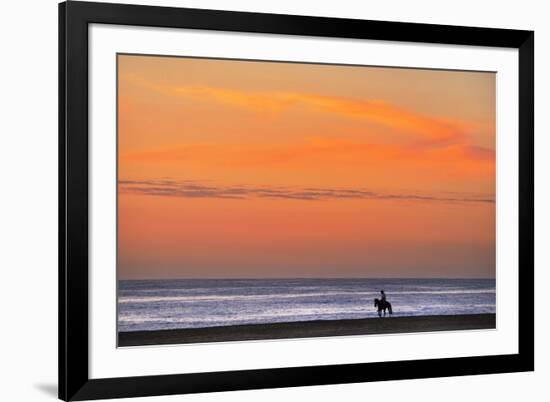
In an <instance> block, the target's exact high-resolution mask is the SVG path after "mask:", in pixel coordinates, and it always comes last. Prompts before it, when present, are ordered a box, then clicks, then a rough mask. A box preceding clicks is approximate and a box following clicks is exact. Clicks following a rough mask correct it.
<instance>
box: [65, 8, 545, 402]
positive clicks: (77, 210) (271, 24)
mask: <svg viewBox="0 0 550 402" xmlns="http://www.w3.org/2000/svg"><path fill="white" fill-rule="evenodd" d="M91 23H100V24H118V25H133V26H149V27H171V28H192V29H202V30H216V31H231V32H235V31H239V32H256V33H271V34H285V35H306V36H320V37H333V38H355V39H377V40H390V41H402V42H424V43H438V44H455V45H471V46H489V47H508V48H515V49H517V50H518V51H519V98H518V110H519V132H518V135H519V150H518V152H519V183H518V188H519V261H518V267H519V299H518V305H519V306H518V307H519V334H518V335H519V338H518V339H519V345H518V353H517V354H508V355H498V356H472V357H460V358H443V359H428V360H413V361H397V362H378V363H360V364H340V365H326V366H314V367H293V368H276V369H260V370H242V371H241V370H240V371H224V372H211V373H192V374H173V375H158V376H141V377H124V378H105V379H90V378H89V375H88V367H89V364H88V363H89V350H88V286H89V283H88V257H89V249H88V218H89V217H88V173H89V172H88V25H89V24H91ZM533 294H534V32H532V31H522V30H510V29H494V28H474V27H461V26H446V25H431V24H416V23H402V22H383V21H364V20H352V19H338V18H322V17H307V16H294V15H275V14H257V13H245V12H232V11H211V10H201V9H183V8H169V7H156V6H142V5H121V4H106V3H88V2H78V1H70V2H66V3H61V4H60V5H59V398H61V399H63V400H89V399H103V398H120V397H137V396H151V395H169V394H183V393H197V392H212V391H226V390H243V389H255V388H275V387H294V386H305V385H320V384H336V383H352V382H365V381H383V380H398V379H412V378H426V377H445V376H461V375H473V374H488V373H505V372H519V371H532V370H534V313H533V308H532V307H533V305H534V296H533Z"/></svg>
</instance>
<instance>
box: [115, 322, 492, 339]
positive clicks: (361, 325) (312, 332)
mask: <svg viewBox="0 0 550 402" xmlns="http://www.w3.org/2000/svg"><path fill="white" fill-rule="evenodd" d="M491 328H496V316H495V314H471V315H439V316H436V315H432V316H416V317H386V318H364V319H354V320H319V321H300V322H285V323H274V324H250V325H231V326H224V327H210V328H190V329H168V330H159V331H135V332H119V334H118V346H140V345H166V344H178V343H203V342H227V341H247V340H259V339H283V338H315V337H320V336H343V335H372V334H395V333H410V332H431V331H457V330H468V329H491Z"/></svg>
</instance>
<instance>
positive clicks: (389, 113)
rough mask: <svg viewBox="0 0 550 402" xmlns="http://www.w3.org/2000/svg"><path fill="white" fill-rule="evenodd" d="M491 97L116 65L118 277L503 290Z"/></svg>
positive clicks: (381, 78) (158, 63) (239, 67)
mask: <svg viewBox="0 0 550 402" xmlns="http://www.w3.org/2000/svg"><path fill="white" fill-rule="evenodd" d="M495 85H496V83H495V75H494V74H493V73H483V72H460V71H438V70H420V69H400V68H380V67H360V66H339V65H319V64H297V63H277V62H257V61H234V60H214V59H197V58H180V57H149V56H134V55H119V56H118V274H119V277H120V278H122V279H139V278H234V277H236V278H258V277H262V278H274V277H494V276H495V205H496V204H495V171H496V158H495V135H496V125H495V118H496V116H495V113H496V112H495V106H496V100H495V96H496V92H495V91H496V88H495Z"/></svg>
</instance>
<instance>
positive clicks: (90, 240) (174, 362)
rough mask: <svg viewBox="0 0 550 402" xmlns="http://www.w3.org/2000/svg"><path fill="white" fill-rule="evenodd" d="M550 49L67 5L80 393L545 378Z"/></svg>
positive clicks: (66, 308)
mask: <svg viewBox="0 0 550 402" xmlns="http://www.w3.org/2000/svg"><path fill="white" fill-rule="evenodd" d="M533 43H534V33H533V32H531V31H518V30H509V29H494V28H474V27H459V26H443V25H427V24H413V23H400V22H385V21H363V20H350V19H336V18H320V17H308V16H291V15H274V14H256V13H243V12H230V11H213V10H199V9H182V8H166V7H152V6H142V5H139V6H138V5H120V4H105V3H88V2H86V3H83V2H77V1H70V2H66V3H62V4H60V5H59V127H60V129H59V131H60V133H59V157H60V161H59V183H60V185H59V189H60V190H59V200H60V201H59V219H60V221H59V233H60V239H59V291H60V295H59V397H60V398H61V399H63V400H87V399H100V398H118V397H133V396H150V395H167V394H179V393H195V392H211V391H224V390H242V389H252V388H274V387H292V386H304V385H318V384H333V383H349V382H364V381H380V380H395V379H410V378H425V377H436V376H437V377H440V376H457V375H471V374H486V373H503V372H514V371H530V370H533V369H534V346H533V342H534V339H533V338H534V333H533V330H534V314H533V310H534V297H533V290H534V261H533V258H534V252H533V225H534V223H533V216H534V215H533V209H534V201H533V195H534V188H533V187H534V184H533V166H534V164H533V151H534V145H533V138H534V128H533V114H534V104H533V103H534V81H533V77H534V71H533V69H534V67H533V59H534V47H533Z"/></svg>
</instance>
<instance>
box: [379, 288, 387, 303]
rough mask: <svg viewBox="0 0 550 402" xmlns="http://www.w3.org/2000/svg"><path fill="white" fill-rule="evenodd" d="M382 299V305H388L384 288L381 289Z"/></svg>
mask: <svg viewBox="0 0 550 402" xmlns="http://www.w3.org/2000/svg"><path fill="white" fill-rule="evenodd" d="M380 295H381V296H380V301H381V302H382V305H383V306H385V305H386V293H384V291H383V290H381V291H380Z"/></svg>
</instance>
